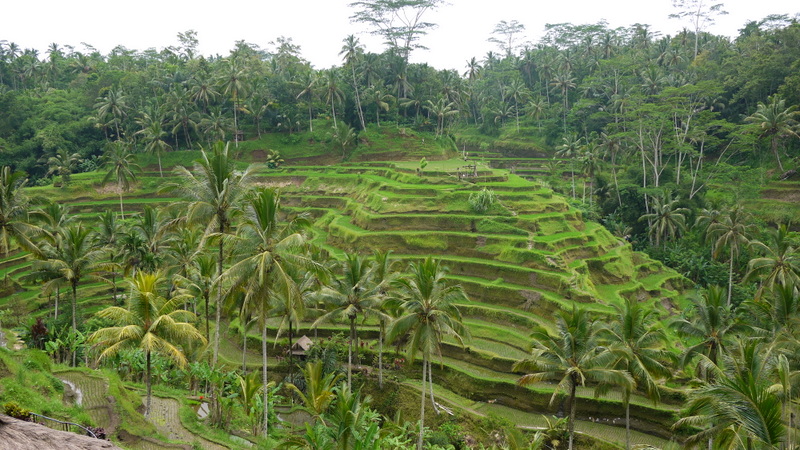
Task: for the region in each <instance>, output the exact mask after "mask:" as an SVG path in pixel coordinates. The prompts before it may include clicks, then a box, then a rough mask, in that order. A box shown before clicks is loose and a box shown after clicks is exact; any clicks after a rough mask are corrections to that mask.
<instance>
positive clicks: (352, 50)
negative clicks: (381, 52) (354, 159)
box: [339, 34, 367, 130]
mask: <svg viewBox="0 0 800 450" xmlns="http://www.w3.org/2000/svg"><path fill="white" fill-rule="evenodd" d="M343 42H344V45H342V49H341V50H340V51H339V56H343V58H344V64H345V65H346V66H350V72H351V74H352V75H353V90H354V92H355V94H356V111H357V112H358V119H359V121H360V122H361V129H362V130H366V129H367V126H366V124H365V123H364V111H363V110H362V109H361V95H360V94H359V91H358V80H357V79H356V65H358V60H359V59H360V58H361V55H363V53H364V49H363V48H362V47H361V45H360V42H359V41H358V38H357V37H355V36H353V35H352V34H350V35H348V36H347V37H346V38H345V39H344V41H343Z"/></svg>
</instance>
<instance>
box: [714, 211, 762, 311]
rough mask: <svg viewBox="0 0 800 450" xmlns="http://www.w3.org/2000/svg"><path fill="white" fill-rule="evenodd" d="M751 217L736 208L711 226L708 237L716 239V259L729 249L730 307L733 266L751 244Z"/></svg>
mask: <svg viewBox="0 0 800 450" xmlns="http://www.w3.org/2000/svg"><path fill="white" fill-rule="evenodd" d="M748 222H749V216H748V214H747V213H746V212H745V211H744V209H743V208H742V207H741V206H736V207H734V208H732V209H731V210H730V212H729V213H728V214H726V215H724V216H722V218H721V219H720V220H719V221H718V222H717V223H714V224H711V225H709V227H708V235H709V237H710V238H712V239H714V244H713V246H712V251H713V256H714V257H715V258H716V257H718V256H719V254H720V253H721V252H722V250H723V249H725V248H726V247H727V248H728V255H729V256H728V258H729V263H728V266H729V267H728V305H730V304H731V295H732V293H733V264H734V261H735V260H736V256H737V255H738V254H739V251H740V250H741V249H742V247H744V246H746V245H747V244H748V243H749V242H750V236H751V234H752V233H753V231H754V226H753V225H752V224H749V223H748Z"/></svg>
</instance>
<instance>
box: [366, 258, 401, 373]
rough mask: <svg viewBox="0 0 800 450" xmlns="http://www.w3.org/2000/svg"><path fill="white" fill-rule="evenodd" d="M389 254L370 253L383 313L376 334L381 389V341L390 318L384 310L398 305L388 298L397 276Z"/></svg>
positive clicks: (379, 303) (374, 279) (380, 307)
mask: <svg viewBox="0 0 800 450" xmlns="http://www.w3.org/2000/svg"><path fill="white" fill-rule="evenodd" d="M391 254H392V251H391V250H386V251H379V250H375V252H373V254H372V257H373V260H374V263H373V265H372V272H373V277H374V278H373V282H374V283H375V284H376V286H377V288H378V308H379V309H380V311H381V312H382V313H383V314H382V315H381V316H379V318H378V321H379V327H380V331H379V334H378V386H379V387H380V388H381V389H383V341H384V338H385V336H386V324H387V322H388V320H389V319H390V316H389V315H388V314H386V311H387V310H391V309H395V308H394V306H398V307H399V305H397V302H396V301H392V300H390V299H391V295H389V291H390V289H391V286H392V283H393V282H394V281H395V280H396V279H397V278H398V276H399V274H398V273H397V272H396V271H395V265H396V262H397V261H393V260H392V259H391Z"/></svg>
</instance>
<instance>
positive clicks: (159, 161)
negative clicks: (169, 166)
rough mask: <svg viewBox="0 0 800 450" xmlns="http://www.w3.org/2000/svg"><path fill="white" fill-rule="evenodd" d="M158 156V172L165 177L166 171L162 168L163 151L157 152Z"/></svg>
mask: <svg viewBox="0 0 800 450" xmlns="http://www.w3.org/2000/svg"><path fill="white" fill-rule="evenodd" d="M156 156H158V173H159V174H160V175H161V178H164V171H163V170H161V152H156Z"/></svg>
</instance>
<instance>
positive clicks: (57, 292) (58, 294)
mask: <svg viewBox="0 0 800 450" xmlns="http://www.w3.org/2000/svg"><path fill="white" fill-rule="evenodd" d="M59 297H61V289H60V288H56V307H55V309H56V311H55V315H54V317H53V318H54V319H58V300H59Z"/></svg>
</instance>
